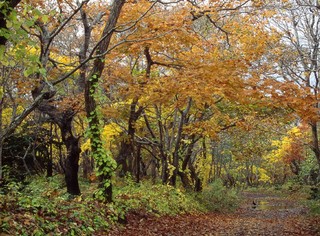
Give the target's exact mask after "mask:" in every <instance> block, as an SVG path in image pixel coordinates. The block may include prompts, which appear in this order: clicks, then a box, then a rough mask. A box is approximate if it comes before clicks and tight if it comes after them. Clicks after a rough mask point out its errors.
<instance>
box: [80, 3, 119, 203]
mask: <svg viewBox="0 0 320 236" xmlns="http://www.w3.org/2000/svg"><path fill="white" fill-rule="evenodd" d="M124 3H125V0H118V1H114V2H113V4H112V7H111V10H110V15H109V18H108V21H107V23H106V25H105V27H104V30H103V33H102V36H101V43H100V44H99V46H98V48H97V52H96V55H101V56H99V57H97V58H96V59H95V60H94V61H93V67H92V69H91V71H90V74H89V76H88V78H87V79H86V81H85V94H84V98H85V108H86V113H87V118H88V121H89V136H90V139H91V153H92V156H93V157H94V158H95V159H97V160H99V161H97V163H100V164H99V165H98V170H99V178H100V188H101V189H102V190H103V192H104V193H103V194H104V197H105V200H106V201H108V202H111V201H112V184H111V177H112V174H113V171H114V170H113V163H112V161H113V160H111V159H110V157H108V156H105V155H106V153H104V152H103V146H102V140H101V136H100V134H101V131H100V118H99V114H98V106H97V102H96V100H95V99H96V98H95V94H96V88H97V86H98V83H99V79H100V78H101V75H102V72H103V70H104V67H105V60H104V58H105V53H106V52H107V50H108V48H109V44H110V41H111V36H112V34H113V32H114V29H115V27H116V24H117V21H118V18H119V16H120V12H121V9H122V7H123V5H124Z"/></svg>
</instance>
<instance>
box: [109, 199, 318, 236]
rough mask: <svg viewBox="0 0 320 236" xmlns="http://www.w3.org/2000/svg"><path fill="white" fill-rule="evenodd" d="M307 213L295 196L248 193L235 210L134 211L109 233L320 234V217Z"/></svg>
mask: <svg viewBox="0 0 320 236" xmlns="http://www.w3.org/2000/svg"><path fill="white" fill-rule="evenodd" d="M253 202H255V203H256V205H255V204H253ZM307 213H308V211H307V209H306V208H305V207H303V206H302V205H301V204H300V203H299V202H298V201H297V200H296V199H294V198H293V199H292V198H286V197H279V196H275V195H271V194H258V193H244V202H243V204H242V205H241V206H240V208H239V209H238V210H237V211H236V212H234V213H228V214H226V213H208V214H198V215H179V216H166V217H154V216H150V215H148V214H144V213H142V212H133V213H131V214H129V215H128V224H126V225H125V226H123V227H120V228H115V229H114V230H113V231H112V232H110V233H109V235H126V236H129V235H232V236H236V235H239V236H240V235H268V236H271V235H277V236H278V235H288V236H289V235H290V236H293V235H320V217H312V216H310V215H308V214H307Z"/></svg>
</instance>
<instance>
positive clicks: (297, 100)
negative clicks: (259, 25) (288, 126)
mask: <svg viewBox="0 0 320 236" xmlns="http://www.w3.org/2000/svg"><path fill="white" fill-rule="evenodd" d="M280 5H281V6H278V7H277V10H276V11H275V12H276V14H275V16H274V19H273V20H272V21H271V22H272V23H271V26H272V28H273V30H275V31H277V32H279V34H280V35H281V36H282V39H281V41H280V42H279V44H278V46H276V47H275V50H274V55H276V56H277V59H276V61H275V62H276V66H275V69H276V71H277V72H276V73H275V74H276V75H274V76H273V78H277V82H275V81H274V80H273V82H275V83H274V85H271V82H270V83H269V86H270V87H273V88H274V91H273V92H272V94H273V97H274V98H275V100H278V101H280V102H281V103H282V104H283V105H285V106H287V107H289V108H290V109H292V111H294V112H295V113H296V114H297V115H298V116H299V117H300V118H301V119H302V120H303V122H306V123H309V125H310V128H311V131H312V143H311V144H310V148H311V149H312V150H313V152H314V155H315V158H316V160H317V162H318V170H320V168H319V167H320V149H319V141H318V140H319V137H318V136H319V134H318V132H319V131H318V122H319V115H318V110H319V101H318V93H319V58H318V54H319V42H320V34H319V27H320V18H319V7H318V2H317V1H308V0H305V1H282V2H281V3H280Z"/></svg>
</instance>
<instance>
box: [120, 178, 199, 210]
mask: <svg viewBox="0 0 320 236" xmlns="http://www.w3.org/2000/svg"><path fill="white" fill-rule="evenodd" d="M126 182H127V184H126V185H125V186H124V187H121V188H119V189H117V190H116V193H115V196H116V197H115V203H116V204H117V205H118V206H119V207H120V208H122V209H123V211H125V212H126V211H130V210H138V209H142V210H145V211H146V212H149V213H153V214H155V215H175V214H180V213H187V212H192V211H202V210H203V208H202V206H201V205H200V204H199V202H198V201H197V200H196V199H195V196H194V195H192V194H188V193H186V192H183V191H181V190H180V189H178V188H174V187H172V186H169V185H163V184H156V185H152V184H151V183H149V182H142V183H139V184H136V183H134V182H132V181H131V180H130V178H129V179H127V181H126Z"/></svg>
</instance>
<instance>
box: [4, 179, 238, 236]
mask: <svg viewBox="0 0 320 236" xmlns="http://www.w3.org/2000/svg"><path fill="white" fill-rule="evenodd" d="M80 185H81V189H82V195H81V196H77V197H71V196H69V195H68V194H67V193H66V191H65V186H64V178H63V177H62V176H59V175H57V176H55V177H52V178H45V177H37V178H35V177H33V178H32V181H30V182H29V183H28V184H21V183H20V184H19V183H15V182H11V183H10V184H9V185H7V188H6V192H1V191H0V209H1V211H0V232H3V233H4V234H9V235H101V234H102V235H103V234H106V232H107V231H108V229H109V228H110V226H111V225H112V224H114V223H115V222H121V221H122V222H124V221H125V216H126V214H127V213H128V212H130V211H139V212H140V211H144V212H147V213H150V214H153V215H157V216H162V215H176V214H183V213H190V212H204V211H207V210H210V211H211V210H214V211H225V210H231V209H234V208H235V207H236V205H237V201H238V199H237V197H236V193H235V192H233V191H228V190H227V189H226V188H225V187H223V186H222V183H221V182H215V183H213V184H211V185H210V186H209V187H208V188H205V189H204V191H203V192H202V193H200V194H195V193H189V192H185V191H182V190H180V189H178V188H173V187H171V186H169V185H162V184H155V185H153V184H151V183H150V182H148V181H144V182H141V183H139V184H137V183H135V182H134V181H132V180H131V179H130V178H127V179H125V181H124V182H123V183H122V184H121V185H118V186H116V187H115V188H114V202H113V203H111V204H104V203H102V202H99V201H98V200H97V199H95V198H94V196H93V195H94V192H95V190H96V187H97V186H96V184H92V183H91V184H90V183H89V182H87V181H85V180H82V181H80Z"/></svg>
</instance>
